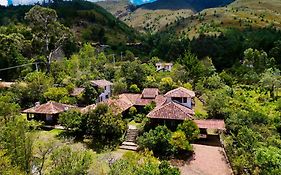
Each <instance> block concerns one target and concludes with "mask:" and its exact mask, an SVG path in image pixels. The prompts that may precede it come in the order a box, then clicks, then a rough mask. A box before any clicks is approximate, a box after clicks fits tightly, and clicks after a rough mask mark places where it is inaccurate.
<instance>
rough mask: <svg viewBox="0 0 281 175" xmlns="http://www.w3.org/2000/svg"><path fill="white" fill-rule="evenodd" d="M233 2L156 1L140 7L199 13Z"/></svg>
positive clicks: (222, 0) (213, 0) (200, 0)
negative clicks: (186, 10) (185, 10)
mask: <svg viewBox="0 0 281 175" xmlns="http://www.w3.org/2000/svg"><path fill="white" fill-rule="evenodd" d="M231 2H233V0H173V1H171V0H158V1H155V2H152V3H148V4H144V5H142V6H140V8H143V9H150V10H159V9H170V10H179V9H191V10H193V11H201V10H203V9H206V8H212V7H219V6H224V5H227V4H229V3H231Z"/></svg>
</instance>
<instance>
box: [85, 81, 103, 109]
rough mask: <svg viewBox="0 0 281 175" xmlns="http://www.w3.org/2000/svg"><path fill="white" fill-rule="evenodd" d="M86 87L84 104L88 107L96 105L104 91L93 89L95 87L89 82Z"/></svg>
mask: <svg viewBox="0 0 281 175" xmlns="http://www.w3.org/2000/svg"><path fill="white" fill-rule="evenodd" d="M84 87H85V91H84V93H83V95H82V103H83V104H86V105H87V104H93V103H96V101H97V99H98V96H99V94H100V92H101V91H102V90H101V89H97V88H95V87H93V85H92V84H91V83H89V82H87V83H85V84H84Z"/></svg>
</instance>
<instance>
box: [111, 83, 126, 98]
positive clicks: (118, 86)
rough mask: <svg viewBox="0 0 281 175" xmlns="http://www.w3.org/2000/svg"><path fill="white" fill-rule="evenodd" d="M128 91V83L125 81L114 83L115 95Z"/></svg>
mask: <svg viewBox="0 0 281 175" xmlns="http://www.w3.org/2000/svg"><path fill="white" fill-rule="evenodd" d="M126 91H127V84H126V83H125V82H123V81H120V80H119V81H118V82H114V83H113V93H114V94H115V95H118V94H121V93H124V92H126Z"/></svg>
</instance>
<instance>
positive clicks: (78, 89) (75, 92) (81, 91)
mask: <svg viewBox="0 0 281 175" xmlns="http://www.w3.org/2000/svg"><path fill="white" fill-rule="evenodd" d="M84 91H85V88H74V89H73V91H72V92H71V94H70V95H71V96H74V97H76V96H78V95H80V94H82V93H83V92H84Z"/></svg>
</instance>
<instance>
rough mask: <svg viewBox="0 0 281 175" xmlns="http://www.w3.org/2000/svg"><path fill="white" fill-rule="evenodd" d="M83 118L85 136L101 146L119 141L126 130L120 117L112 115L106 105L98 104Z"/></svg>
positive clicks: (124, 123)
mask: <svg viewBox="0 0 281 175" xmlns="http://www.w3.org/2000/svg"><path fill="white" fill-rule="evenodd" d="M85 117H86V122H87V124H86V130H87V135H89V136H91V137H92V138H94V139H95V141H99V142H101V143H103V144H113V143H116V142H118V141H120V138H121V137H122V135H123V134H124V132H125V130H126V129H127V128H126V127H127V126H126V122H124V121H123V120H122V116H121V115H114V114H113V113H112V111H111V109H110V108H109V107H108V106H107V105H106V104H98V105H97V107H96V108H95V109H94V110H93V111H90V112H89V113H87V114H86V116H85Z"/></svg>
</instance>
